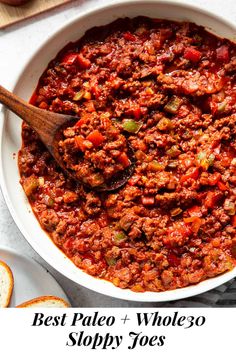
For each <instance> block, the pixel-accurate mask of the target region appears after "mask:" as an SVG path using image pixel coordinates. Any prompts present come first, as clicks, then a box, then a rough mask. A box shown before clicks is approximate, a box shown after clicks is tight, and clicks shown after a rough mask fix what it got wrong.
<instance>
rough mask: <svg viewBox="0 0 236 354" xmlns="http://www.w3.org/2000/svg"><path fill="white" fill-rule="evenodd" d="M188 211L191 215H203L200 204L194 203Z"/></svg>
mask: <svg viewBox="0 0 236 354" xmlns="http://www.w3.org/2000/svg"><path fill="white" fill-rule="evenodd" d="M188 213H189V215H190V216H198V217H201V216H202V212H201V207H200V206H199V205H193V206H192V207H191V208H189V209H188Z"/></svg>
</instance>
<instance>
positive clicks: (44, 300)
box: [16, 295, 70, 308]
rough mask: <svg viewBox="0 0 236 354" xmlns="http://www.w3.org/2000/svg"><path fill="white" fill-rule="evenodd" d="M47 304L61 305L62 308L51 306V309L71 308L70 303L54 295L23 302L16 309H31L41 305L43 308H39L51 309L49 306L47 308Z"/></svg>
mask: <svg viewBox="0 0 236 354" xmlns="http://www.w3.org/2000/svg"><path fill="white" fill-rule="evenodd" d="M47 302H55V305H56V304H58V305H59V304H60V305H61V306H50V307H70V305H69V304H68V302H66V301H65V300H64V299H62V298H60V297H57V296H52V295H47V296H39V297H36V298H34V299H31V300H28V301H26V302H23V303H22V304H20V305H18V306H16V307H17V308H26V307H28V308H30V307H34V306H33V305H39V304H40V303H41V304H42V306H38V307H42V308H43V307H49V306H46V304H47Z"/></svg>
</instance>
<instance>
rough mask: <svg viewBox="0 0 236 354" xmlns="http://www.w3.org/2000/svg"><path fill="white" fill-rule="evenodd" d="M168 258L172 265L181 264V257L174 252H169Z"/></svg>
mask: <svg viewBox="0 0 236 354" xmlns="http://www.w3.org/2000/svg"><path fill="white" fill-rule="evenodd" d="M167 260H168V262H169V265H170V266H171V267H177V266H178V265H179V264H180V258H179V257H177V256H176V255H175V254H174V253H173V252H171V253H169V254H168V256H167Z"/></svg>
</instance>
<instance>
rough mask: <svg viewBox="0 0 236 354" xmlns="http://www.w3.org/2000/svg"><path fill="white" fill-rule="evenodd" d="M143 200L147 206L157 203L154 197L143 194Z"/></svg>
mask: <svg viewBox="0 0 236 354" xmlns="http://www.w3.org/2000/svg"><path fill="white" fill-rule="evenodd" d="M141 200H142V204H143V205H147V206H149V205H154V203H155V199H154V197H145V196H143V197H142V198H141Z"/></svg>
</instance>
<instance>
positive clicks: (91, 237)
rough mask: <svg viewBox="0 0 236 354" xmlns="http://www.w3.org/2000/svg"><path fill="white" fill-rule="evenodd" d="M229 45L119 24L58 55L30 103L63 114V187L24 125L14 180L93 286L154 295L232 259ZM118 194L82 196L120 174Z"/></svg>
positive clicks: (195, 34)
mask: <svg viewBox="0 0 236 354" xmlns="http://www.w3.org/2000/svg"><path fill="white" fill-rule="evenodd" d="M235 58H236V46H235V44H234V43H232V42H230V41H228V40H226V39H220V38H217V37H216V36H214V35H213V34H210V33H208V32H207V31H206V30H204V29H203V28H202V27H199V26H197V25H195V24H192V23H177V22H170V21H163V20H156V19H154V20H152V19H149V18H145V17H138V18H134V19H127V18H126V19H119V20H117V21H115V22H114V23H112V24H110V25H106V26H104V27H101V28H99V29H98V28H94V29H91V30H89V31H88V32H87V33H86V34H85V36H84V37H83V38H82V39H80V40H79V41H78V42H75V43H71V44H69V45H68V46H66V47H65V48H64V49H63V50H62V51H60V53H59V54H58V55H57V57H56V58H55V59H54V60H52V61H51V62H50V63H49V66H48V68H47V69H46V70H45V72H44V73H43V74H42V76H41V78H40V80H39V84H38V87H37V89H36V91H35V93H34V94H33V96H32V98H31V103H32V104H33V105H35V106H37V107H40V108H42V109H46V110H49V111H55V112H61V113H67V114H70V115H73V116H74V117H75V123H73V125H72V126H69V127H67V128H66V129H64V131H63V137H62V139H61V142H60V152H61V155H62V157H63V159H64V162H65V163H66V165H67V167H68V168H69V169H71V172H73V173H75V174H77V175H78V177H79V178H80V179H82V180H83V182H84V183H86V184H87V186H86V187H85V186H84V185H81V184H79V183H76V182H75V181H74V180H72V179H71V178H69V177H68V176H67V175H65V174H64V173H63V171H61V169H60V168H59V167H58V166H57V164H56V163H55V161H54V160H53V158H52V157H51V156H50V154H49V153H48V152H47V151H46V150H45V147H44V146H43V144H42V143H41V142H40V141H39V139H38V136H37V134H36V133H35V132H33V131H32V129H31V128H30V127H28V126H27V125H26V124H25V123H24V124H23V129H22V138H23V143H22V148H21V150H20V152H19V160H18V161H19V169H20V174H21V180H20V181H21V184H22V186H23V189H24V191H25V193H26V195H27V197H28V199H29V201H30V203H31V205H32V209H33V211H34V213H35V215H36V217H37V218H38V220H39V222H40V224H41V226H42V228H43V229H44V230H46V231H47V232H48V233H49V235H50V237H51V238H52V240H53V242H54V243H55V244H56V245H57V246H58V247H59V248H60V249H61V250H62V251H63V252H64V253H65V254H66V255H67V256H68V257H69V258H70V259H71V260H72V261H73V262H74V264H75V265H76V266H77V267H79V268H80V269H82V270H84V271H85V272H87V273H89V274H91V275H92V276H94V277H100V278H103V279H106V280H108V281H110V282H112V283H113V284H114V285H115V286H118V287H120V288H128V289H131V290H132V291H136V292H143V291H165V290H172V289H176V288H181V287H184V286H188V285H191V284H196V283H198V282H200V281H203V280H205V279H207V278H211V277H214V276H217V275H219V274H222V273H224V272H226V271H229V270H231V269H232V268H233V267H234V266H235V258H236V206H235V202H236V187H235V186H236V177H235V176H236V143H235V141H236V128H235V123H236V81H235V67H236V59H235ZM128 147H130V148H132V150H133V153H134V158H135V168H134V172H133V175H132V176H131V177H130V178H129V180H128V181H127V183H126V185H124V186H123V187H122V188H119V189H117V190H116V191H113V192H112V193H108V192H99V191H98V190H96V191H94V190H93V191H92V190H91V188H88V186H89V187H91V186H92V187H96V186H99V185H101V184H103V183H104V181H105V182H106V181H107V180H109V179H110V180H112V179H113V178H114V177H115V175H116V173H117V172H118V171H124V170H126V168H127V167H128V166H129V163H130V161H129V156H128Z"/></svg>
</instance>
